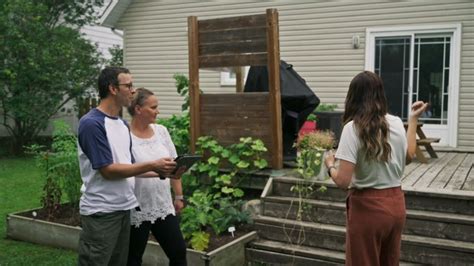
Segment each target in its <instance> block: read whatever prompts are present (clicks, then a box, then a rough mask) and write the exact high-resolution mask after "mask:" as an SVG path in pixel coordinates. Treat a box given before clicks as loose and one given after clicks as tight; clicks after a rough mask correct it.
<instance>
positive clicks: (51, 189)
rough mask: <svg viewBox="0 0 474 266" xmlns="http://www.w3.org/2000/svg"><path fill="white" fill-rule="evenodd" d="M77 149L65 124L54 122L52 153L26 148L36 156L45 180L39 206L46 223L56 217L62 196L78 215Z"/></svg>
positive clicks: (43, 149)
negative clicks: (45, 217) (45, 216)
mask: <svg viewBox="0 0 474 266" xmlns="http://www.w3.org/2000/svg"><path fill="white" fill-rule="evenodd" d="M76 145H77V138H76V136H75V135H74V134H73V133H72V132H71V129H70V127H69V126H68V125H67V124H66V123H65V122H64V121H54V131H53V143H52V145H51V149H46V148H45V146H41V145H31V146H30V147H28V150H29V152H30V153H32V154H34V155H35V157H36V162H37V165H38V167H39V168H40V170H41V172H42V175H43V176H44V177H45V178H46V181H45V182H46V183H45V185H44V187H43V195H42V197H41V203H42V206H43V209H45V210H46V212H47V215H48V219H51V218H53V217H54V216H55V215H56V214H57V211H58V210H59V206H60V204H61V197H62V195H63V192H65V194H66V196H67V199H68V200H69V202H70V204H71V205H72V206H73V207H74V210H75V211H77V210H78V208H79V200H80V197H81V192H80V188H81V185H82V180H81V175H80V171H79V161H78V159H77V146H76Z"/></svg>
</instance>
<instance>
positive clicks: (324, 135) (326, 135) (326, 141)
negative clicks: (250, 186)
mask: <svg viewBox="0 0 474 266" xmlns="http://www.w3.org/2000/svg"><path fill="white" fill-rule="evenodd" d="M295 146H296V148H298V149H299V150H300V151H302V150H310V149H316V150H317V149H322V150H329V149H332V148H333V147H334V133H332V132H331V131H321V130H318V131H313V132H309V133H307V134H304V135H303V136H299V137H298V139H297V141H296V144H295Z"/></svg>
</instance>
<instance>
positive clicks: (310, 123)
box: [298, 113, 316, 136]
mask: <svg viewBox="0 0 474 266" xmlns="http://www.w3.org/2000/svg"><path fill="white" fill-rule="evenodd" d="M315 130H316V115H315V114H313V113H311V114H309V115H308V117H307V118H306V121H305V122H304V124H303V126H302V127H301V129H300V131H299V132H298V135H300V136H301V135H304V134H307V133H309V132H313V131H315Z"/></svg>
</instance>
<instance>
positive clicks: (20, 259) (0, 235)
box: [0, 158, 77, 266]
mask: <svg viewBox="0 0 474 266" xmlns="http://www.w3.org/2000/svg"><path fill="white" fill-rule="evenodd" d="M42 187H43V178H41V177H40V174H39V170H38V169H37V168H36V166H35V161H34V159H31V158H14V159H7V158H0V206H1V207H0V266H5V265H15V266H16V265H28V266H32V265H54V266H56V265H77V260H76V259H77V255H76V253H75V252H72V251H68V250H63V249H55V248H49V247H44V246H39V245H34V244H29V243H26V242H20V241H14V240H10V239H6V238H5V237H6V215H7V214H8V213H11V212H15V211H20V210H25V209H30V208H35V207H39V206H40V195H41V193H42Z"/></svg>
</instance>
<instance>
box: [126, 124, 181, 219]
mask: <svg viewBox="0 0 474 266" xmlns="http://www.w3.org/2000/svg"><path fill="white" fill-rule="evenodd" d="M152 128H153V131H154V133H155V134H154V135H153V136H152V137H151V138H148V139H142V138H138V137H137V136H135V135H133V134H132V143H133V145H132V153H133V156H134V157H135V161H136V162H137V163H138V162H145V161H151V160H158V159H160V158H162V157H173V158H175V157H176V148H175V147H174V144H173V141H172V140H171V137H170V134H169V133H168V130H167V129H166V128H165V127H164V126H162V125H157V124H153V125H152ZM135 195H136V197H137V199H138V202H139V204H140V211H136V210H135V209H132V210H131V223H132V225H133V226H136V227H138V226H140V224H141V223H142V222H143V221H150V222H152V223H154V221H155V220H157V219H165V217H166V216H168V215H169V214H173V215H176V214H175V210H174V206H173V201H172V198H171V188H170V180H169V179H168V178H166V179H164V180H162V179H159V178H140V177H137V178H135Z"/></svg>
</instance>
